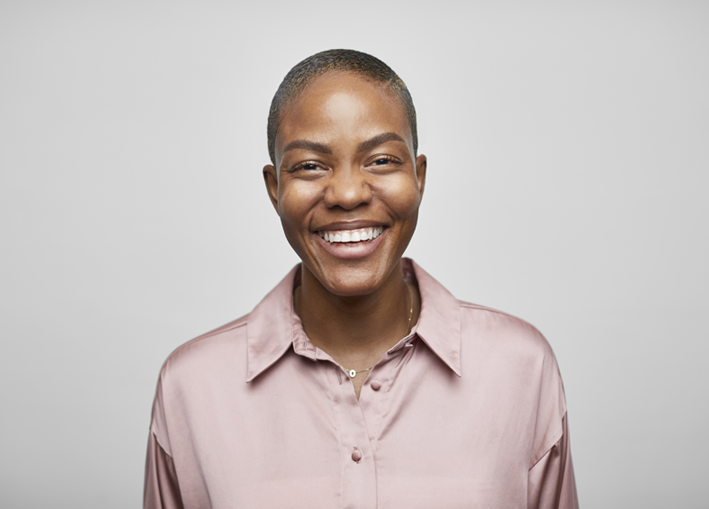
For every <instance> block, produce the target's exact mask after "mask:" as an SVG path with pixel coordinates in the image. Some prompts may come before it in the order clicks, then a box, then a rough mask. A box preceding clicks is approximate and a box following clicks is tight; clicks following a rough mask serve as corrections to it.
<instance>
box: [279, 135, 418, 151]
mask: <svg viewBox="0 0 709 509" xmlns="http://www.w3.org/2000/svg"><path fill="white" fill-rule="evenodd" d="M387 141H400V142H402V143H406V141H404V138H402V137H401V136H399V135H398V134H396V133H382V134H378V135H376V136H374V137H372V138H370V139H368V140H366V141H363V142H362V143H360V144H359V145H357V152H366V151H367V150H371V149H373V148H374V147H377V146H379V145H381V144H382V143H386V142H387ZM299 148H300V149H304V150H312V151H313V152H319V153H321V154H332V149H330V147H328V146H327V145H325V144H323V143H318V142H316V141H308V140H295V141H291V142H290V143H289V144H288V145H286V146H285V148H284V149H283V153H286V152H288V151H289V150H295V149H299Z"/></svg>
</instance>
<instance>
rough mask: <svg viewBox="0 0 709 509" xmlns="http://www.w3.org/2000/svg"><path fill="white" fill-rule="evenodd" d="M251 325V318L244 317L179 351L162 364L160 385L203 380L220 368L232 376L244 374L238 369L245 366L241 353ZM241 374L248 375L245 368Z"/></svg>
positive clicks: (187, 344) (193, 340)
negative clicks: (248, 325)
mask: <svg viewBox="0 0 709 509" xmlns="http://www.w3.org/2000/svg"><path fill="white" fill-rule="evenodd" d="M248 321H249V315H245V316H243V317H241V318H239V319H237V320H234V321H232V322H229V323H227V324H226V325H223V326H221V327H219V328H217V329H214V330H212V331H210V332H207V333H206V334H202V335H201V336H198V337H196V338H194V339H192V340H190V341H188V342H186V343H184V344H182V345H181V346H179V347H177V348H176V349H175V350H174V351H173V352H172V353H171V354H170V355H169V356H168V358H167V359H166V360H165V362H164V363H163V366H162V369H161V370H160V381H161V383H162V384H165V383H166V382H168V383H175V382H177V381H187V380H189V379H194V378H201V379H204V378H205V377H206V376H208V375H209V374H210V373H212V374H215V373H218V372H219V371H220V368H221V369H222V370H223V369H226V370H230V371H232V373H233V370H236V371H242V370H240V369H238V368H239V365H240V364H244V365H245V363H246V359H245V357H244V355H242V354H241V352H242V351H244V350H245V349H246V326H247V324H248ZM242 372H243V373H245V367H244V369H243V371H242Z"/></svg>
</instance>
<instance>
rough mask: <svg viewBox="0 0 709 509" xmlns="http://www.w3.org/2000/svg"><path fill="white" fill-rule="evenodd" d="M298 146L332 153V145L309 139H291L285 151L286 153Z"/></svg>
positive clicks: (323, 152)
mask: <svg viewBox="0 0 709 509" xmlns="http://www.w3.org/2000/svg"><path fill="white" fill-rule="evenodd" d="M297 148H302V149H305V150H312V151H313V152H320V153H321V154H332V150H330V147H328V146H327V145H323V144H322V143H318V142H316V141H308V140H295V141H291V142H290V143H289V144H288V145H286V147H285V148H284V149H283V153H286V152H288V151H289V150H293V149H297Z"/></svg>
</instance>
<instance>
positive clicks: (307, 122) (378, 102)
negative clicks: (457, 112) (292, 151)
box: [276, 72, 412, 152]
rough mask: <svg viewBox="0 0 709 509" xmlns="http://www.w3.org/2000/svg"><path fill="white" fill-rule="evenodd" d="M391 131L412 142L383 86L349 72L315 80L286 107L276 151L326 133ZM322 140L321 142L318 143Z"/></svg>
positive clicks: (396, 102) (398, 105)
mask: <svg viewBox="0 0 709 509" xmlns="http://www.w3.org/2000/svg"><path fill="white" fill-rule="evenodd" d="M377 129H379V130H385V131H394V132H397V133H398V134H400V135H401V136H402V137H403V138H404V139H407V140H410V139H411V137H412V136H411V129H410V126H409V123H408V120H407V117H406V109H405V107H404V105H403V103H402V101H401V100H400V99H399V98H398V97H397V96H396V95H395V94H394V92H393V91H392V90H391V89H390V88H388V87H387V86H386V85H385V84H383V83H378V82H375V81H373V80H370V79H367V78H366V77H363V76H361V75H358V74H355V73H352V72H329V73H326V74H324V75H322V76H319V77H317V78H316V79H315V80H313V82H312V83H310V84H308V86H307V87H306V88H305V89H304V90H303V91H302V92H301V93H300V94H299V95H298V96H297V97H296V98H295V99H294V100H293V101H292V103H291V104H290V105H289V106H288V107H287V108H285V110H284V114H283V117H282V119H281V122H280V125H279V128H278V132H277V135H276V152H279V151H280V149H281V148H282V147H283V141H284V140H286V139H290V138H292V137H294V136H295V137H301V136H309V137H316V138H320V137H322V136H326V135H327V134H328V133H330V134H333V133H335V132H339V133H340V134H342V133H343V132H346V133H351V135H352V136H353V137H356V136H357V133H358V132H362V131H363V130H369V131H371V130H377ZM317 141H321V140H317Z"/></svg>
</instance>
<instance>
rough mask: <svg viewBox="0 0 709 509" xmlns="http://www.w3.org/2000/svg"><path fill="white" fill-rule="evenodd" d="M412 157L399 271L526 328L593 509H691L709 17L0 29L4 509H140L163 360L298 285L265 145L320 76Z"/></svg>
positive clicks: (114, 10) (614, 6)
mask: <svg viewBox="0 0 709 509" xmlns="http://www.w3.org/2000/svg"><path fill="white" fill-rule="evenodd" d="M336 47H344V48H354V49H359V50H362V51H367V52H371V53H372V54H374V55H376V56H378V57H379V58H381V59H383V60H384V61H385V62H387V63H388V64H390V65H391V66H392V67H393V68H394V69H395V70H396V71H397V72H398V73H399V74H400V75H401V76H402V78H403V79H404V80H405V81H406V83H407V84H408V86H409V88H410V90H411V92H412V94H413V97H414V101H415V103H416V106H417V108H418V112H419V125H420V139H421V152H423V153H425V154H427V155H428V157H429V171H428V183H427V189H426V194H425V196H424V201H423V205H422V210H421V216H420V222H419V228H418V231H417V233H416V235H415V237H414V240H413V242H412V244H411V246H410V248H409V250H408V255H409V256H412V257H413V258H414V259H416V260H417V261H418V262H419V263H420V264H421V265H422V266H423V267H424V268H425V269H426V270H427V271H429V272H430V273H431V274H433V275H434V277H436V278H437V279H438V280H439V281H441V282H442V283H443V284H444V285H446V286H447V287H448V288H449V289H450V290H451V291H452V292H453V293H454V295H456V296H457V297H458V298H461V299H464V300H467V301H472V302H476V303H479V304H484V305H488V306H491V307H495V308H498V309H502V310H505V311H507V312H510V313H512V314H515V315H517V316H520V317H523V318H525V319H526V320H528V321H530V322H532V323H533V324H534V325H536V326H537V327H538V328H539V329H541V331H542V332H543V333H544V334H545V335H546V337H547V338H548V339H549V341H550V343H551V344H552V346H553V348H554V350H555V352H556V354H557V357H558V360H559V364H560V366H561V371H562V375H563V377H564V381H565V386H566V392H567V398H568V407H569V422H570V425H571V438H572V451H573V459H574V464H575V468H576V476H577V482H578V489H579V494H580V499H581V503H582V505H583V507H584V508H603V509H608V508H619V509H620V508H622V509H626V508H629V507H632V508H635V507H637V508H644V509H651V508H684V509H691V508H700V507H703V508H706V507H709V482H708V479H709V467H708V466H707V457H709V439H708V438H707V431H709V404H708V402H709V390H708V389H709V376H708V375H707V372H708V370H709V369H708V367H707V366H708V362H707V359H709V324H708V321H707V307H708V305H709V296H708V290H707V289H708V288H709V270H708V269H707V261H708V260H709V239H708V237H709V234H708V232H709V227H708V226H709V225H708V224H707V223H708V221H707V219H708V217H709V206H708V203H709V199H708V195H709V193H708V185H709V177H708V173H709V56H708V54H709V53H708V50H709V3H708V2H686V1H685V2H682V1H664V2H657V1H647V2H603V1H594V2H584V3H573V5H572V3H571V2H486V3H479V2H447V1H436V2H430V3H425V2H405V1H399V2H381V3H380V2H373V1H366V0H364V1H358V2H333V1H330V2H325V1H322V2H315V1H304V2H285V1H284V2H263V3H261V4H259V5H258V6H257V5H255V3H253V2H249V5H248V6H247V4H246V2H235V1H216V0H209V1H204V0H203V1H200V2H196V1H195V2H187V1H171V2H153V1H140V2H138V1H126V0H122V1H110V2H108V1H106V2H89V1H73V2H71V1H66V2H50V1H46V2H37V1H22V2H21V1H7V0H4V1H2V2H0V73H1V79H0V168H1V170H2V173H1V181H0V214H1V218H2V228H1V231H0V246H2V249H1V251H0V252H1V253H2V254H1V256H2V263H1V265H0V298H1V299H2V300H1V301H0V306H1V307H0V309H1V317H2V322H1V324H0V325H1V334H2V336H1V337H2V347H1V348H2V350H1V352H0V396H1V401H0V425H1V430H2V431H1V433H0V447H1V449H0V505H1V506H2V507H3V508H13V509H14V508H40V507H51V508H56V509H59V508H72V509H76V508H96V507H101V508H124V507H138V506H140V504H141V498H142V480H143V464H144V455H145V445H146V441H147V436H148V425H149V421H150V409H151V402H152V398H153V394H154V390H155V383H156V380H157V374H158V371H159V369H160V366H161V364H162V362H163V360H164V359H165V358H166V357H167V355H168V354H169V353H170V352H171V351H172V350H173V349H174V348H176V347H177V346H178V345H180V344H181V343H183V342H185V341H187V340H189V339H191V338H192V337H195V336H197V335H199V334H201V333H204V332H206V331H208V330H211V329H213V328H215V327H217V326H220V325H222V324H224V323H226V322H228V321H231V320H233V319H235V318H237V317H239V316H241V315H243V314H245V313H247V312H249V311H250V310H251V309H252V308H253V307H254V306H255V305H256V303H257V302H258V301H259V300H260V298H261V297H262V296H263V295H265V293H266V292H267V291H268V290H270V289H271V288H272V287H273V286H274V285H275V284H276V283H277V282H278V281H279V280H280V279H281V278H282V277H283V276H284V275H285V274H286V272H287V271H288V270H289V269H290V268H291V267H292V266H293V264H295V263H296V262H297V258H296V256H295V254H294V253H293V252H292V251H291V250H290V247H289V246H288V244H287V243H286V241H285V239H284V237H283V234H282V232H281V229H280V223H279V220H278V217H277V216H276V214H275V213H274V211H273V210H272V208H271V205H270V203H269V201H268V199H267V196H266V192H265V190H264V186H263V182H262V177H261V168H262V167H263V165H264V164H266V163H267V162H268V156H267V150H266V135H265V130H266V116H267V112H268V107H269V104H270V99H271V97H272V95H273V93H274V92H275V90H276V88H277V86H278V84H279V82H280V80H281V79H282V78H283V76H284V75H285V73H286V72H287V71H288V69H289V68H290V67H291V66H293V65H294V64H296V63H297V62H298V61H300V60H301V59H303V58H305V57H306V56H308V55H310V54H312V53H315V52H317V51H320V50H323V49H329V48H336Z"/></svg>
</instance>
